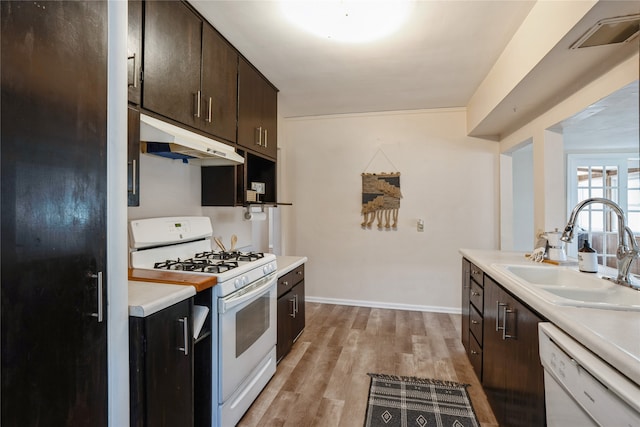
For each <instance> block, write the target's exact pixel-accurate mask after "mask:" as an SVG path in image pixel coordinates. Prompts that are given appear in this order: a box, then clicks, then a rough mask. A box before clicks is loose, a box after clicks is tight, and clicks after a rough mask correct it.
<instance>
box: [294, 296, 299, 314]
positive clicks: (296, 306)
mask: <svg viewBox="0 0 640 427" xmlns="http://www.w3.org/2000/svg"><path fill="white" fill-rule="evenodd" d="M295 298H296V305H295V307H294V308H295V310H296V314H298V311H299V310H298V294H296V295H295Z"/></svg>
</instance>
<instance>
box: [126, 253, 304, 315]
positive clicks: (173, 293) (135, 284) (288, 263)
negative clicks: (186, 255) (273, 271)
mask: <svg viewBox="0 0 640 427" xmlns="http://www.w3.org/2000/svg"><path fill="white" fill-rule="evenodd" d="M305 262H307V257H300V256H278V257H277V264H278V277H282V276H284V275H285V274H287V273H288V272H290V271H292V270H294V269H295V268H297V267H299V266H300V265H302V264H304V263H305ZM195 294H196V289H195V287H193V286H185V285H170V284H165V283H154V282H140V281H134V280H130V281H129V316H134V317H147V316H149V315H151V314H153V313H156V312H158V311H160V310H162V309H165V308H167V307H170V306H171V305H173V304H176V303H178V302H180V301H183V300H185V299H187V298H189V297H192V296H193V295H195Z"/></svg>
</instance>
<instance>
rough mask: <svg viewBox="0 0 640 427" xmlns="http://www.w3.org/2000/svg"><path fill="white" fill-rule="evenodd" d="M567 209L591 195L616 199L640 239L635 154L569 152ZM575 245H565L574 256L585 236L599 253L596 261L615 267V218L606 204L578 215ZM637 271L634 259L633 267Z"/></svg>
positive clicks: (639, 193) (638, 172)
mask: <svg viewBox="0 0 640 427" xmlns="http://www.w3.org/2000/svg"><path fill="white" fill-rule="evenodd" d="M567 163H568V167H567V171H568V175H569V176H568V181H567V182H568V191H567V193H568V197H567V201H568V212H571V210H572V209H573V208H574V206H575V205H576V204H578V203H579V202H580V201H582V200H585V199H588V198H590V197H604V198H605V199H610V200H612V201H614V202H616V203H617V204H618V205H619V206H620V207H621V208H622V210H623V211H624V212H625V213H626V219H627V226H629V228H631V230H633V232H634V235H635V236H636V241H638V240H639V239H640V167H639V159H638V158H637V154H625V153H621V154H569V155H568V161H567ZM577 226H578V227H579V229H577V230H576V237H577V238H576V239H575V241H576V242H577V243H576V244H573V245H571V247H570V248H568V252H569V254H571V255H573V256H576V252H577V249H578V247H579V246H582V242H583V241H584V240H585V239H588V240H589V241H590V242H591V246H592V247H593V248H594V249H595V250H596V251H597V252H598V262H599V264H602V265H607V266H610V267H616V266H617V260H616V250H617V248H618V217H617V216H616V214H615V213H614V212H613V211H612V210H611V209H609V208H608V207H606V206H604V205H602V204H598V203H594V204H591V205H587V206H586V207H585V208H584V209H583V210H582V212H581V213H580V214H579V215H578V220H577ZM632 271H633V272H635V273H638V272H640V263H639V262H638V261H637V260H636V261H635V262H634V265H633V267H632Z"/></svg>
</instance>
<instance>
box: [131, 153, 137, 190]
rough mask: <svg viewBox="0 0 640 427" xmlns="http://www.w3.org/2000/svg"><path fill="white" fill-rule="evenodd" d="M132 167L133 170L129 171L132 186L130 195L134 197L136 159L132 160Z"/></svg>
mask: <svg viewBox="0 0 640 427" xmlns="http://www.w3.org/2000/svg"><path fill="white" fill-rule="evenodd" d="M132 163H133V166H131V168H132V169H133V170H132V171H131V185H132V187H133V188H132V189H131V193H132V194H133V195H134V196H135V195H136V181H137V177H136V159H133V160H132Z"/></svg>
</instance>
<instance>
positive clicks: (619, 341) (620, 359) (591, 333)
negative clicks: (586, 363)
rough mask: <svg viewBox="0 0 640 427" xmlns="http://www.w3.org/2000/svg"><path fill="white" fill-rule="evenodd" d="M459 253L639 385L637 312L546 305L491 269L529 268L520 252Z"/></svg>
mask: <svg viewBox="0 0 640 427" xmlns="http://www.w3.org/2000/svg"><path fill="white" fill-rule="evenodd" d="M460 253H461V254H462V255H463V256H464V257H465V258H467V259H468V260H469V261H471V262H473V263H474V264H475V265H477V266H478V267H480V268H481V269H482V270H483V271H484V272H485V273H486V274H488V275H489V276H491V278H492V279H494V280H495V281H496V282H498V283H500V284H501V285H502V286H504V288H505V289H507V290H509V291H510V292H511V293H512V294H514V295H515V296H517V297H518V298H520V299H521V300H522V301H524V302H526V303H527V305H529V306H530V307H531V308H533V309H534V310H536V311H537V312H538V313H539V314H541V315H542V316H543V317H545V318H546V319H548V320H549V321H550V322H552V323H554V324H555V325H556V326H558V327H559V328H560V329H562V330H564V331H565V332H566V333H567V334H569V335H571V336H572V337H573V338H575V339H576V340H577V341H579V342H580V343H581V344H582V345H584V346H585V347H587V348H588V349H590V350H591V351H592V352H593V353H595V354H597V355H598V356H599V357H600V358H602V359H603V360H604V361H606V362H607V363H609V364H610V365H611V366H613V367H614V368H616V369H617V370H618V371H620V372H621V373H622V374H624V375H625V376H627V377H628V378H629V379H631V380H632V381H633V382H635V383H636V384H639V385H640V313H639V312H637V311H620V310H600V309H594V308H585V307H567V306H560V305H555V304H552V303H549V302H547V301H546V300H544V299H543V298H541V297H540V296H538V295H536V294H535V293H534V292H532V291H530V290H529V289H527V288H526V287H524V286H522V285H520V284H518V283H517V282H515V281H514V280H512V279H511V278H510V277H509V276H507V275H505V274H504V273H503V272H501V271H500V270H499V269H497V268H494V267H492V264H517V265H531V264H532V262H531V261H529V260H527V259H526V258H525V257H524V253H521V252H502V251H496V250H477V249H460ZM550 268H553V267H552V266H550ZM585 274H586V273H585Z"/></svg>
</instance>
